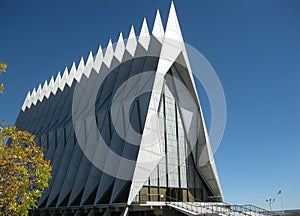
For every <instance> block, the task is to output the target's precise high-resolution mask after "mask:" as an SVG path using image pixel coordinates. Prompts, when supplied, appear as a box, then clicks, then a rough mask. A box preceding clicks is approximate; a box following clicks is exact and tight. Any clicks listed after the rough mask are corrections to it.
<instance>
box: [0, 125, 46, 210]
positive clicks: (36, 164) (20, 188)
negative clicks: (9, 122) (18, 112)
mask: <svg viewBox="0 0 300 216" xmlns="http://www.w3.org/2000/svg"><path fill="white" fill-rule="evenodd" d="M50 172H51V166H50V163H49V161H45V160H44V155H43V151H42V150H41V148H40V147H38V146H36V145H35V143H34V136H33V135H31V134H30V133H29V132H26V131H19V130H17V129H16V127H5V128H2V127H0V215H1V216H2V215H28V210H30V209H32V208H35V207H36V206H37V200H38V198H39V197H40V196H41V194H42V191H43V189H44V188H45V187H47V186H48V180H49V178H50V177H51V175H50Z"/></svg>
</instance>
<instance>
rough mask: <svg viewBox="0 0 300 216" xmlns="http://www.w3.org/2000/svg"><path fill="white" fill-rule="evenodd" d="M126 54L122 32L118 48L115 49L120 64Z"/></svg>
mask: <svg viewBox="0 0 300 216" xmlns="http://www.w3.org/2000/svg"><path fill="white" fill-rule="evenodd" d="M124 52H125V44H124V39H123V34H122V32H120V35H119V39H118V42H117V46H116V49H115V57H116V59H118V61H119V62H121V61H122V59H123V55H124Z"/></svg>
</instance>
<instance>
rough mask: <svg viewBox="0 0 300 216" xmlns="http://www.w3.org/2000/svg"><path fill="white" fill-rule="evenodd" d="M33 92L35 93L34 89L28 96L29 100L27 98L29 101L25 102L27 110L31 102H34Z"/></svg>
mask: <svg viewBox="0 0 300 216" xmlns="http://www.w3.org/2000/svg"><path fill="white" fill-rule="evenodd" d="M33 92H35V89H34V90H33V91H32V92H31V94H30V98H29V100H28V101H27V107H28V108H30V107H31V105H32V102H33V100H34V97H35V95H34V94H33Z"/></svg>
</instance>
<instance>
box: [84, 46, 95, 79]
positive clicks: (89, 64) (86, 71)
mask: <svg viewBox="0 0 300 216" xmlns="http://www.w3.org/2000/svg"><path fill="white" fill-rule="evenodd" d="M93 64H94V58H93V53H92V51H90V54H89V57H88V59H87V61H86V64H85V68H84V71H83V73H84V74H85V75H86V77H87V78H89V76H90V73H91V70H92V67H93Z"/></svg>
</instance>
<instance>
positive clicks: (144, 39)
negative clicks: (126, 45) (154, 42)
mask: <svg viewBox="0 0 300 216" xmlns="http://www.w3.org/2000/svg"><path fill="white" fill-rule="evenodd" d="M149 42H150V35H149V30H148V25H147V21H146V18H144V21H143V24H142V28H141V32H140V36H139V43H140V44H141V45H142V46H143V47H144V48H145V49H146V50H148V46H149Z"/></svg>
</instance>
